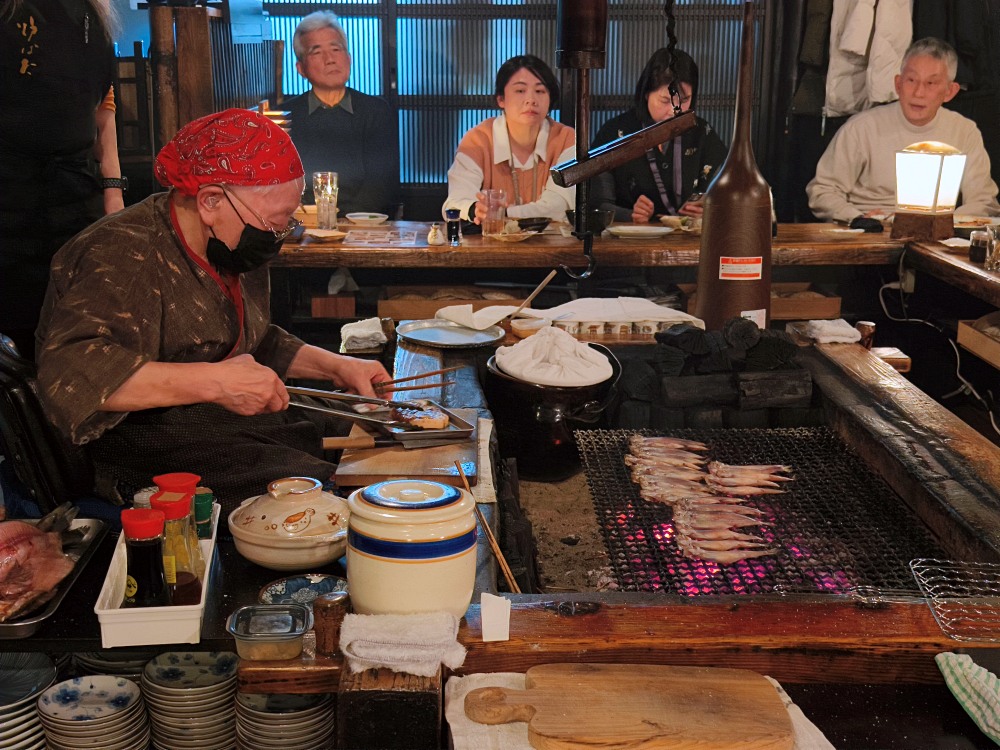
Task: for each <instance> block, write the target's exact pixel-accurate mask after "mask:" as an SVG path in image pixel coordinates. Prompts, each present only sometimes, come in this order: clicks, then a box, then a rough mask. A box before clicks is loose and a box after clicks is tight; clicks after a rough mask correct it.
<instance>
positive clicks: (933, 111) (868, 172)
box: [806, 37, 1000, 232]
mask: <svg viewBox="0 0 1000 750" xmlns="http://www.w3.org/2000/svg"><path fill="white" fill-rule="evenodd" d="M957 68H958V57H957V56H956V54H955V50H954V49H952V47H951V46H950V45H949V44H947V43H946V42H943V41H941V40H939V39H934V38H932V37H928V38H926V39H921V40H920V41H917V42H914V43H913V44H912V45H910V48H909V49H908V50H907V51H906V54H905V55H904V56H903V64H902V68H901V70H900V73H899V75H897V76H896V93H897V94H898V95H899V101H897V102H893V103H892V104H885V105H882V106H879V107H875V108H873V109H869V110H867V111H865V112H861V113H860V114H857V115H855V116H854V117H852V118H851V119H850V120H848V121H847V122H846V123H845V124H844V126H843V127H842V128H841V129H840V130H838V131H837V134H836V135H835V136H834V137H833V140H832V141H830V145H829V146H828V147H827V149H826V152H825V153H824V154H823V157H822V158H821V159H820V160H819V163H818V164H817V165H816V176H815V177H814V178H813V179H812V181H811V182H810V183H809V184H808V185H807V186H806V192H807V193H808V194H809V208H810V209H812V211H813V213H814V214H816V216H817V217H819V218H820V219H825V220H827V221H839V222H843V223H845V224H850V225H851V226H852V227H854V228H860V229H865V230H866V231H876V232H878V231H882V225H881V223H880V222H877V221H875V220H874V219H871V218H869V217H870V216H871V215H873V214H887V213H891V212H892V211H893V209H894V208H895V205H896V152H897V151H899V150H901V149H903V148H906V147H907V146H909V145H910V144H913V143H919V142H921V141H941V142H943V143H947V144H950V145H952V146H954V147H955V148H957V149H959V150H960V151H962V152H964V153H965V154H967V155H968V158H967V159H966V161H965V173H964V175H963V176H962V195H961V205H960V207H959V208H958V209H957V210H956V213H960V214H967V215H994V216H995V215H998V214H1000V204H998V203H997V186H996V183H995V182H993V180H992V179H991V178H990V158H989V156H988V155H987V153H986V149H985V148H983V137H982V135H981V134H980V132H979V129H978V128H977V127H976V124H975V123H974V122H973V121H972V120H969V119H967V118H965V117H963V116H962V115H960V114H958V113H957V112H952V111H951V110H948V109H943V108H942V107H941V105H942V104H944V103H945V102H947V101H950V100H951V99H952V98H953V97H954V96H955V95H956V94H957V93H958V90H959V87H958V84H957V83H955V72H956V70H957Z"/></svg>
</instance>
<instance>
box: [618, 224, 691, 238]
mask: <svg viewBox="0 0 1000 750" xmlns="http://www.w3.org/2000/svg"><path fill="white" fill-rule="evenodd" d="M607 231H608V232H610V233H611V234H612V235H614V236H615V237H640V238H643V239H650V238H652V237H665V236H666V235H668V234H670V233H671V232H672V231H674V229H673V227H656V226H652V225H649V226H643V225H641V224H637V225H634V226H631V225H628V224H625V225H613V226H610V227H608V229H607Z"/></svg>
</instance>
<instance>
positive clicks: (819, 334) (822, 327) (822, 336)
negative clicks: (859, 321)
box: [806, 318, 861, 344]
mask: <svg viewBox="0 0 1000 750" xmlns="http://www.w3.org/2000/svg"><path fill="white" fill-rule="evenodd" d="M806 336H808V337H809V338H811V339H812V340H813V341H815V342H816V343H817V344H853V343H856V342H858V341H861V333H860V332H859V331H858V329H857V328H855V327H854V326H852V325H851V324H850V323H848V322H847V321H846V320H844V319H843V318H837V319H836V320H810V321H809V322H808V323H806Z"/></svg>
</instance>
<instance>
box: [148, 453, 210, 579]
mask: <svg viewBox="0 0 1000 750" xmlns="http://www.w3.org/2000/svg"><path fill="white" fill-rule="evenodd" d="M153 481H154V482H156V486H157V487H159V488H160V490H159V492H156V493H154V494H153V496H152V497H151V498H150V505H151V506H152V507H154V508H155V507H158V506H156V505H153V504H152V499H153V498H159V499H160V500H167V501H174V500H180V499H182V498H184V497H187V498H188V499H189V500H190V499H191V498H193V496H194V494H195V493H196V492H197V485H198V482H200V481H201V477H200V476H198V475H197V474H190V473H188V472H184V471H176V472H173V473H170V474H160V475H159V476H155V477H153ZM210 513H211V511H210ZM210 520H211V519H210ZM187 526H188V531H187V533H188V542H189V544H190V546H191V549H192V550H193V552H194V553H195V555H194V557H195V565H196V570H195V572H196V573H197V574H198V578H201V579H204V578H205V558H204V557H203V556H202V554H201V547H200V546H199V544H198V520H197V518H196V517H195V506H194V502H193V500H192V501H191V503H190V511H189V513H188V524H187ZM209 536H211V534H209Z"/></svg>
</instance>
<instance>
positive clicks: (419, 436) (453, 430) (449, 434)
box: [368, 398, 474, 443]
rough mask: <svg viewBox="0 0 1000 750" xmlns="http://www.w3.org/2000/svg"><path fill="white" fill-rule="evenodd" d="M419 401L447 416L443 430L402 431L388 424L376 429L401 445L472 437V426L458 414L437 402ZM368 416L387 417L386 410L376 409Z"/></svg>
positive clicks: (424, 399)
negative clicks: (446, 422)
mask: <svg viewBox="0 0 1000 750" xmlns="http://www.w3.org/2000/svg"><path fill="white" fill-rule="evenodd" d="M420 400H421V401H426V402H427V405H428V406H431V407H433V408H435V409H440V410H441V411H443V412H444V413H445V414H447V415H448V426H447V427H445V428H444V429H443V430H420V429H417V430H414V429H404V428H402V427H393V426H392V425H389V424H384V423H383V424H381V425H376V427H377V428H378V429H379V430H380V431H381V432H383V433H385V434H386V435H390V436H392V437H393V438H395V439H396V440H399V441H400V442H402V443H419V442H420V441H422V440H444V439H448V440H459V439H464V438H470V437H472V430H473V428H474V425H473V424H471V423H470V422H466V421H465V420H464V419H462V418H461V417H460V416H458V414H456V413H455V412H454V411H452V410H451V409H446V408H445V407H443V406H441V404H439V403H438V402H437V401H433V400H431V399H429V398H423V399H420ZM368 414H369V415H372V416H375V415H379V414H385V415H386V416H387V417H388V415H389V411H388V410H382V409H376V410H375V411H370V412H368Z"/></svg>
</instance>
